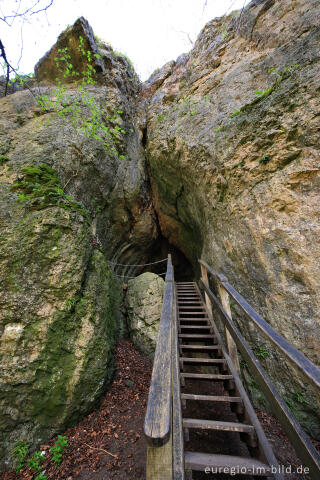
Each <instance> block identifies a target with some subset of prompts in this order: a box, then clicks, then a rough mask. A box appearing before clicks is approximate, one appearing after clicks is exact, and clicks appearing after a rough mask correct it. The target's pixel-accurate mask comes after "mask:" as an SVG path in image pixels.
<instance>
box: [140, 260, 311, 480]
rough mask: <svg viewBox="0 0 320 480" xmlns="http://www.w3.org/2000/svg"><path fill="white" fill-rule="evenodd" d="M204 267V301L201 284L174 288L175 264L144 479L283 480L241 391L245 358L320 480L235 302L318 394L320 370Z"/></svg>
mask: <svg viewBox="0 0 320 480" xmlns="http://www.w3.org/2000/svg"><path fill="white" fill-rule="evenodd" d="M199 264H200V268H201V278H200V279H199V286H200V287H201V288H202V289H203V291H204V299H203V297H202V295H201V292H200V290H199V286H198V284H197V283H195V282H178V283H177V282H175V279H174V269H173V265H172V261H171V256H170V255H169V256H168V263H167V273H166V278H165V289H164V296H163V304H162V311H161V318H160V324H159V333H158V340H157V345H156V351H155V356H154V363H153V370H152V378H151V383H150V390H149V397H148V405H147V411H146V416H145V423H144V433H145V437H146V440H147V444H148V447H147V448H148V450H147V464H146V479H147V480H190V479H192V478H193V477H192V475H194V479H197V480H199V479H202V478H209V477H210V478H212V474H213V475H214V476H216V475H217V477H216V478H217V479H218V478H233V479H236V478H242V479H243V480H247V479H252V478H256V477H268V478H273V479H276V480H281V479H283V475H282V471H283V469H281V468H280V467H279V465H278V463H277V460H276V458H275V455H274V452H273V451H272V449H271V447H270V444H269V442H268V440H267V438H266V436H265V433H264V431H263V429H262V427H261V425H260V422H259V420H258V418H257V416H256V413H255V411H254V409H253V407H252V405H251V402H250V400H249V398H248V395H247V393H246V390H245V389H244V387H243V385H242V382H241V379H240V366H241V365H240V362H239V352H240V353H241V356H242V359H243V360H244V361H245V362H246V364H247V366H248V369H249V371H250V374H251V375H252V377H253V378H254V380H255V381H256V382H257V383H258V385H259V388H260V389H261V392H262V393H263V394H264V396H265V398H266V400H267V401H268V403H269V406H270V407H271V410H272V412H273V414H274V415H275V417H276V418H277V419H278V420H279V422H280V423H281V425H282V427H283V429H284V431H285V432H286V434H287V436H288V438H289V440H290V442H291V444H292V446H293V447H294V449H295V451H296V453H297V455H298V457H299V458H300V459H301V461H302V464H303V465H304V466H307V467H308V469H309V475H310V477H311V478H312V480H318V479H319V478H320V455H319V454H318V452H317V451H316V449H315V447H314V446H313V444H312V442H311V440H310V438H309V437H308V435H307V434H306V432H305V431H304V430H303V428H302V427H301V425H300V424H299V422H298V421H297V419H296V418H295V417H294V415H293V413H292V412H291V411H290V409H289V408H288V405H287V404H286V402H285V400H284V399H283V398H282V397H281V395H280V394H279V392H278V391H277V389H276V388H275V385H274V384H273V382H272V381H271V379H270V378H269V377H268V375H267V373H266V371H265V370H264V368H263V367H262V365H261V364H260V362H259V359H258V358H257V357H256V356H255V355H254V352H253V351H252V349H251V348H250V345H249V344H248V343H247V341H246V339H245V337H244V335H243V334H242V332H241V331H240V330H239V329H238V327H237V325H236V323H235V322H234V321H233V319H232V312H231V307H230V298H232V300H233V301H234V302H235V304H236V305H237V306H238V307H239V309H240V310H241V311H242V312H243V314H244V315H245V317H246V319H247V321H248V322H249V323H250V325H253V326H254V328H256V329H257V330H258V331H259V332H260V333H261V334H262V335H263V336H264V337H265V338H266V339H267V340H268V341H269V342H270V343H271V344H272V345H273V346H274V348H276V350H277V351H278V352H280V354H281V355H282V356H283V357H284V358H285V359H286V361H288V362H290V364H291V365H292V366H293V367H294V368H295V369H296V370H297V371H298V372H299V374H301V375H302V377H303V378H304V380H305V381H306V384H308V385H311V386H312V387H313V388H315V389H316V390H315V391H318V392H320V369H319V368H318V367H317V366H316V365H314V364H313V363H312V362H311V361H310V360H309V359H308V358H307V357H306V356H305V355H303V354H302V353H301V352H299V351H298V350H297V349H296V348H295V347H294V346H293V345H291V344H290V343H289V342H288V341H287V340H286V339H285V338H284V337H282V336H281V335H280V334H279V333H278V332H277V331H275V330H274V329H273V328H272V326H271V325H270V324H269V323H268V322H266V321H265V320H264V319H263V318H262V317H261V316H260V315H259V313H258V312H256V311H255V310H254V309H253V308H252V306H251V305H250V304H249V303H248V302H247V301H246V300H245V299H244V298H243V297H242V296H241V295H240V294H239V292H237V290H236V289H235V288H234V287H233V286H232V285H231V284H230V283H229V282H228V279H227V278H226V277H225V276H224V275H223V274H221V273H218V272H216V271H215V270H214V269H213V268H212V267H210V266H209V265H208V264H207V263H206V262H205V261H203V260H199ZM208 274H210V281H211V283H212V285H214V287H213V289H211V288H212V287H211V285H210V281H209V278H208ZM213 290H214V291H213ZM215 292H217V293H218V296H216V293H215ZM216 320H219V330H218V328H217V326H216V323H215V321H216ZM244 333H245V332H244ZM221 335H224V338H223V339H222V337H221ZM193 472H194V473H193ZM208 474H210V475H209V477H208ZM220 474H222V477H221V476H220ZM224 474H227V475H228V476H227V477H226V475H224ZM239 475H241V476H242V477H239Z"/></svg>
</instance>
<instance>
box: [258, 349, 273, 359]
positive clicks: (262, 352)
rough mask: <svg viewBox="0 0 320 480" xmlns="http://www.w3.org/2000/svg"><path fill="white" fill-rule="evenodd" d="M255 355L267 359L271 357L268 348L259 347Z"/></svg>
mask: <svg viewBox="0 0 320 480" xmlns="http://www.w3.org/2000/svg"><path fill="white" fill-rule="evenodd" d="M255 354H256V356H257V357H259V358H267V357H269V355H270V353H269V351H268V349H267V348H266V347H257V348H256V350H255Z"/></svg>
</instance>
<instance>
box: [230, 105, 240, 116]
mask: <svg viewBox="0 0 320 480" xmlns="http://www.w3.org/2000/svg"><path fill="white" fill-rule="evenodd" d="M241 108H242V107H241ZM239 113H241V109H240V110H235V111H234V112H233V113H232V114H231V115H230V118H233V117H236V116H237V115H239Z"/></svg>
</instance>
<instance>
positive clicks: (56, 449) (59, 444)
mask: <svg viewBox="0 0 320 480" xmlns="http://www.w3.org/2000/svg"><path fill="white" fill-rule="evenodd" d="M68 446H69V444H68V441H67V437H66V436H65V435H58V440H56V441H55V442H54V446H53V447H51V448H50V453H51V455H52V460H53V461H54V462H55V463H57V464H59V463H61V462H62V456H63V454H64V451H65V449H66V447H68Z"/></svg>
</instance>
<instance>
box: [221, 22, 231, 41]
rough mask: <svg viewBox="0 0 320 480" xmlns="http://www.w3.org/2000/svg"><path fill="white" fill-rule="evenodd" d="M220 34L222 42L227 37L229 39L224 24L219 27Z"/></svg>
mask: <svg viewBox="0 0 320 480" xmlns="http://www.w3.org/2000/svg"><path fill="white" fill-rule="evenodd" d="M220 34H221V37H222V40H223V41H224V42H225V41H226V40H227V39H228V37H229V32H228V28H227V25H226V24H225V23H223V24H222V26H221V30H220Z"/></svg>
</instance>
